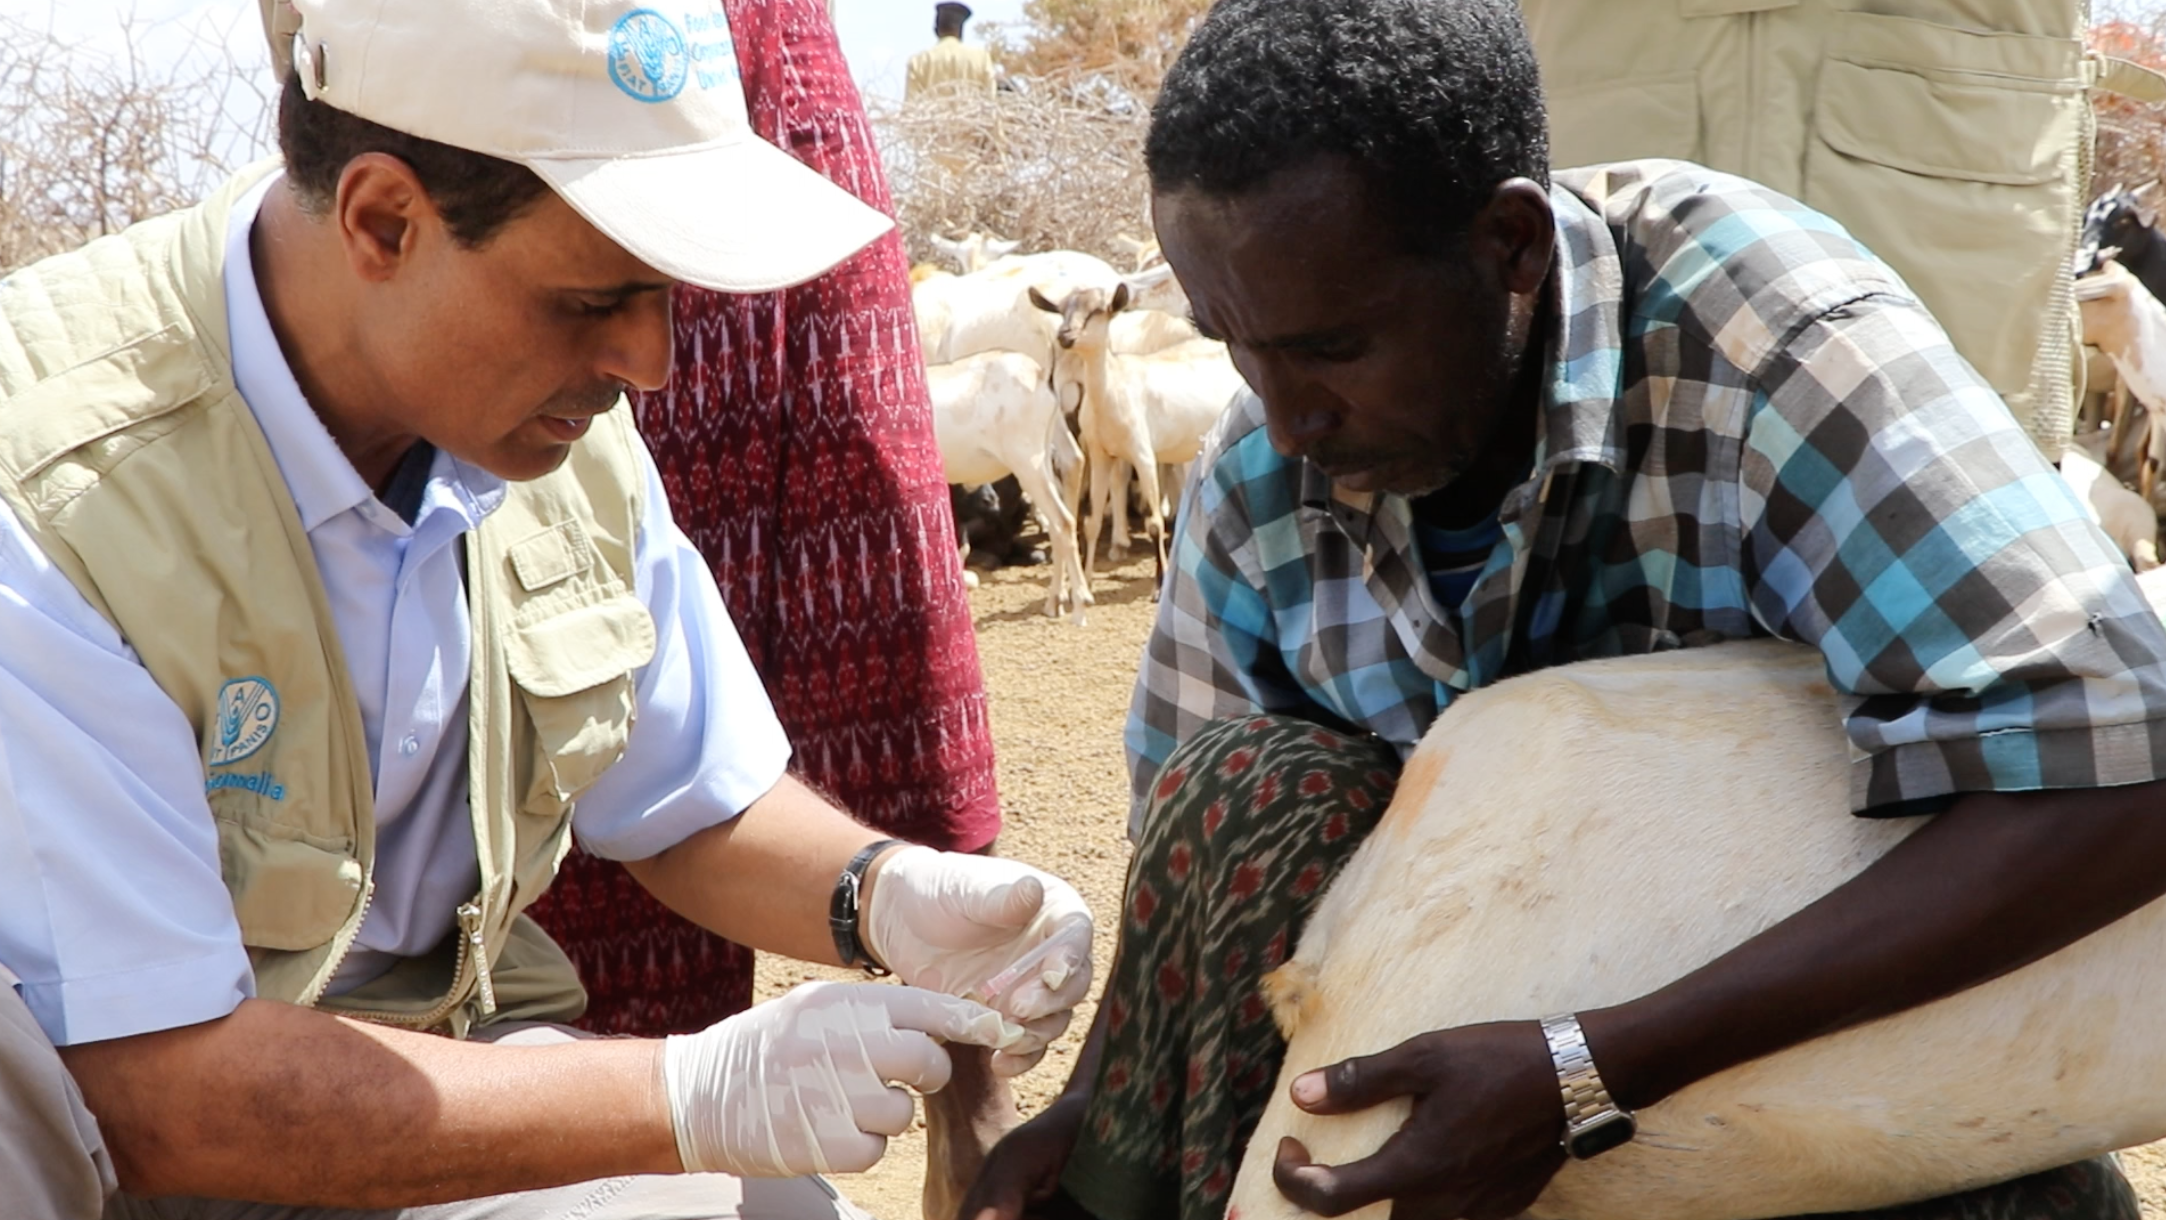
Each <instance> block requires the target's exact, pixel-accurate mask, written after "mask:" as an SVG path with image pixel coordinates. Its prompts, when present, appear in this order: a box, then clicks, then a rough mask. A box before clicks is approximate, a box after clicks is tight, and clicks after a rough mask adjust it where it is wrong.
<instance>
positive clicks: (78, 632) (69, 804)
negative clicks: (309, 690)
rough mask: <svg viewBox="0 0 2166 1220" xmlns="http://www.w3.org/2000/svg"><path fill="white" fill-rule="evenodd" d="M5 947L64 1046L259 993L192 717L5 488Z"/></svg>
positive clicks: (221, 1011)
mask: <svg viewBox="0 0 2166 1220" xmlns="http://www.w3.org/2000/svg"><path fill="white" fill-rule="evenodd" d="M0 962H5V963H6V964H7V966H8V968H9V969H10V970H12V971H13V972H14V973H15V974H16V975H18V976H20V978H21V993H22V996H23V1000H24V1002H25V1003H26V1004H27V1005H28V1006H29V1008H30V1011H31V1014H32V1015H33V1016H34V1017H35V1018H36V1019H37V1022H38V1024H39V1026H40V1027H41V1028H42V1029H44V1031H45V1034H46V1036H47V1037H49V1038H51V1039H52V1041H53V1043H54V1044H55V1045H57V1046H68V1045H74V1044H79V1043H85V1042H96V1041H101V1040H104V1039H109V1038H124V1037H128V1036H131V1035H134V1034H144V1033H151V1032H155V1031H157V1030H162V1029H172V1028H176V1027H179V1026H184V1025H194V1024H197V1023H200V1022H203V1021H210V1020H215V1019H217V1018H219V1017H222V1016H225V1015H226V1014H227V1013H230V1012H232V1011H233V1009H234V1008H235V1007H237V1006H238V1005H239V1004H240V1002H241V1001H242V1000H243V999H246V998H248V997H249V996H252V995H253V994H255V974H254V971H253V970H252V969H251V968H250V966H249V963H248V954H247V952H246V950H245V949H244V948H243V947H242V945H241V931H240V925H239V923H238V922H237V921H236V920H235V918H234V915H233V900H232V898H231V897H230V896H229V894H228V893H227V890H226V887H225V882H224V880H223V879H222V878H221V876H220V875H219V868H218V832H217V829H216V823H215V822H214V821H213V820H212V817H211V811H210V805H209V803H208V801H207V800H206V799H205V797H204V795H203V761H202V759H201V757H200V756H199V755H198V754H197V752H196V738H195V733H194V731H193V730H192V729H191V728H190V726H189V724H188V719H187V717H186V716H185V715H183V714H182V712H181V710H180V708H179V707H178V706H176V705H175V704H174V703H173V701H172V700H171V699H169V698H167V697H166V694H165V692H164V691H163V690H162V689H160V688H159V686H158V684H157V682H156V681H155V680H154V679H152V677H151V676H150V672H149V671H148V670H146V669H144V668H143V666H142V664H141V663H140V662H139V661H137V660H136V658H135V656H134V654H133V653H132V652H131V651H130V650H129V648H128V647H127V645H126V644H125V643H124V642H123V641H122V640H121V638H120V634H119V632H117V631H116V630H115V629H114V628H113V626H112V625H111V624H110V623H108V622H107V621H106V620H105V619H103V618H102V617H100V616H99V615H98V614H97V612H96V611H94V610H92V609H91V607H90V604H89V603H88V602H87V601H85V600H84V599H83V597H82V595H81V593H80V592H78V591H77V590H76V588H75V586H74V585H73V584H72V583H70V582H69V581H68V579H67V578H66V577H65V576H64V575H62V574H61V573H60V572H59V571H57V570H56V569H55V568H54V567H53V566H52V564H51V562H50V561H49V560H48V559H47V558H46V556H45V554H44V552H43V551H41V550H40V549H39V548H38V547H37V545H36V543H34V542H33V541H31V539H30V538H29V537H28V535H27V534H25V533H24V531H23V530H22V527H21V525H20V523H19V522H18V521H17V519H16V517H15V516H14V514H12V513H11V512H9V511H8V510H7V509H6V507H5V506H0Z"/></svg>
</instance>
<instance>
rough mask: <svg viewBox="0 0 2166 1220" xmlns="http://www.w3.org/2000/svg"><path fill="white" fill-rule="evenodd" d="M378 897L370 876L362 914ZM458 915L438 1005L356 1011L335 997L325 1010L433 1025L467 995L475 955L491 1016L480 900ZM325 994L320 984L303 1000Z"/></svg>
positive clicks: (380, 1021)
mask: <svg viewBox="0 0 2166 1220" xmlns="http://www.w3.org/2000/svg"><path fill="white" fill-rule="evenodd" d="M375 897H376V884H375V882H374V881H373V880H371V881H370V882H369V887H368V893H367V894H366V895H364V896H363V897H362V899H361V914H362V917H363V918H366V917H367V916H368V908H369V903H370V902H371V901H373V900H374V899H375ZM458 915H459V948H458V951H457V953H456V954H454V955H453V957H452V960H451V990H450V991H449V992H447V993H445V995H444V998H443V1000H442V1002H440V1003H439V1004H437V1006H436V1007H434V1008H432V1009H430V1010H429V1011H427V1012H425V1013H422V1014H421V1015H419V1016H405V1015H403V1014H400V1013H388V1012H374V1011H370V1010H366V1009H355V1010H353V1011H346V1010H343V1009H341V1008H339V1007H338V1004H337V1002H336V1001H335V1000H334V1001H333V1002H332V1003H331V1004H330V1005H328V1006H327V1007H326V1009H325V1011H327V1012H330V1013H332V1014H334V1015H337V1016H341V1017H350V1018H352V1019H354V1020H356V1021H366V1022H368V1023H369V1024H371V1025H388V1026H392V1027H394V1028H397V1029H429V1028H432V1027H434V1026H435V1025H436V1024H437V1023H438V1022H440V1021H442V1020H443V1019H444V1018H445V1017H448V1016H450V1015H451V1013H452V1011H453V1010H454V1009H456V1008H458V1006H459V1005H460V1004H461V1003H463V1002H464V996H465V992H466V963H467V961H468V959H472V961H473V962H474V965H475V968H476V969H475V981H476V982H478V983H479V984H480V985H481V1013H482V1015H483V1016H488V1015H490V1014H491V1013H494V1012H495V1011H496V983H495V980H493V979H492V978H490V976H489V954H488V951H487V949H486V948H485V947H484V946H483V944H482V936H481V907H480V905H479V904H478V903H473V902H469V903H465V904H463V905H462V906H460V907H459V911H458ZM360 926H361V925H360V924H359V923H358V922H356V923H355V924H354V927H355V928H356V929H359V927H360ZM355 935H356V936H358V935H359V932H358V931H357V932H356V933H355ZM352 948H353V938H348V940H347V943H346V944H345V945H344V946H343V947H341V948H340V950H339V952H338V955H337V958H336V959H335V960H334V961H333V962H332V965H331V971H330V972H329V973H326V974H325V975H324V978H325V980H326V982H327V983H328V980H329V979H330V977H331V974H335V973H337V970H338V964H339V962H342V961H344V960H345V957H346V954H347V953H348V952H349V951H351V950H352ZM322 998H323V989H322V988H321V987H319V988H317V989H316V994H315V995H313V996H310V997H308V998H306V999H304V1000H303V1001H302V1003H304V1004H306V1005H310V1006H314V1005H316V1003H317V1001H319V1000H321V999H322Z"/></svg>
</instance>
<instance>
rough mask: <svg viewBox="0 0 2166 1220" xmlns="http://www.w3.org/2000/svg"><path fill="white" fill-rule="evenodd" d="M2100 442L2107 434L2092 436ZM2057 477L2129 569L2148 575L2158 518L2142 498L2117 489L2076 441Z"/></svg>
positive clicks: (2153, 559)
mask: <svg viewBox="0 0 2166 1220" xmlns="http://www.w3.org/2000/svg"><path fill="white" fill-rule="evenodd" d="M2092 435H2095V436H2099V437H2101V438H2104V437H2108V436H2110V435H2111V434H2110V433H2093V434H2092ZM2061 477H2062V478H2063V479H2066V480H2067V481H2068V485H2069V486H2070V487H2072V488H2074V489H2075V492H2076V494H2077V495H2078V496H2080V497H2081V498H2082V499H2083V504H2084V507H2085V508H2086V509H2088V510H2090V514H2091V520H2093V521H2095V522H2097V523H2098V528H2099V529H2100V530H2101V531H2103V532H2104V533H2105V535H2106V537H2108V538H2111V539H2113V544H2114V545H2115V546H2116V547H2119V548H2120V549H2121V554H2122V555H2123V556H2125V557H2127V559H2128V563H2129V566H2130V567H2132V568H2134V569H2136V570H2137V571H2138V572H2148V571H2150V570H2151V569H2153V568H2155V567H2157V566H2159V565H2158V514H2157V513H2155V512H2153V511H2152V510H2151V505H2150V504H2149V503H2148V502H2146V501H2145V500H2144V498H2143V497H2142V496H2139V495H2137V494H2136V493H2135V492H2133V491H2130V490H2129V489H2128V488H2126V487H2123V486H2121V481H2120V480H2119V479H2116V478H2114V477H2113V474H2112V473H2111V472H2110V471H2108V470H2107V469H2106V468H2105V467H2104V466H2102V465H2100V464H2099V460H2098V458H2097V457H2095V456H2094V455H2093V454H2092V452H2091V447H2090V446H2088V445H2085V444H2083V443H2082V442H2081V441H2078V442H2077V443H2076V444H2072V445H2070V446H2069V447H2068V449H2067V451H2066V452H2065V453H2063V454H2062V455H2061Z"/></svg>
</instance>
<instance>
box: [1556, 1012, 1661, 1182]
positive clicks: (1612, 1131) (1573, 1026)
mask: <svg viewBox="0 0 2166 1220" xmlns="http://www.w3.org/2000/svg"><path fill="white" fill-rule="evenodd" d="M1542 1036H1543V1037H1544V1038H1547V1039H1548V1040H1549V1058H1550V1060H1551V1061H1552V1062H1554V1063H1555V1064H1556V1065H1557V1089H1558V1091H1559V1092H1561V1093H1563V1094H1564V1140H1563V1144H1564V1150H1565V1151H1566V1152H1568V1153H1570V1154H1571V1155H1572V1158H1573V1159H1574V1160H1580V1161H1584V1160H1586V1159H1587V1158H1589V1157H1595V1156H1600V1155H1602V1154H1603V1153H1605V1152H1608V1151H1609V1150H1610V1149H1612V1148H1615V1147H1617V1146H1618V1145H1619V1144H1622V1143H1625V1142H1626V1141H1628V1140H1630V1139H1631V1138H1632V1136H1633V1135H1634V1134H1635V1133H1637V1132H1638V1130H1639V1128H1638V1126H1637V1125H1636V1124H1635V1123H1634V1122H1633V1121H1632V1112H1631V1111H1629V1110H1625V1109H1622V1108H1620V1107H1619V1106H1618V1105H1617V1103H1616V1102H1614V1101H1611V1100H1610V1096H1609V1089H1608V1088H1607V1087H1606V1086H1604V1085H1603V1083H1602V1074H1601V1073H1600V1072H1597V1071H1595V1070H1594V1055H1593V1053H1592V1052H1590V1051H1588V1049H1587V1036H1586V1035H1585V1034H1583V1033H1581V1032H1580V1029H1579V1018H1578V1017H1576V1016H1574V1015H1572V1014H1571V1013H1563V1014H1561V1015H1558V1016H1554V1017H1544V1018H1542Z"/></svg>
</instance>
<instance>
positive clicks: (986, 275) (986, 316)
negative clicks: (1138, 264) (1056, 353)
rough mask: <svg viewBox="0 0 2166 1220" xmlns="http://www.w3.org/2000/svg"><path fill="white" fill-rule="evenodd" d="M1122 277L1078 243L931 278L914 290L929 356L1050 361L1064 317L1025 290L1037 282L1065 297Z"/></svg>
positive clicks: (937, 359)
mask: <svg viewBox="0 0 2166 1220" xmlns="http://www.w3.org/2000/svg"><path fill="white" fill-rule="evenodd" d="M1119 280H1120V277H1119V276H1117V275H1115V274H1114V271H1113V268H1111V267H1109V266H1107V265H1106V263H1105V262H1104V260H1102V259H1097V258H1093V257H1091V256H1090V255H1088V254H1078V253H1076V252H1074V251H1072V250H1056V251H1053V252H1051V253H1048V254H1032V255H1010V256H1008V257H1007V258H1004V259H1001V260H1000V261H999V262H997V263H994V264H993V265H992V266H990V267H987V268H985V269H984V270H982V271H978V272H974V273H972V274H970V275H957V276H942V277H939V278H935V279H929V280H926V281H924V282H922V283H919V284H917V285H915V286H913V287H912V289H911V292H910V303H911V307H912V308H913V309H914V310H915V311H916V314H917V323H918V341H919V343H920V345H921V346H922V347H923V348H924V350H925V362H926V363H927V364H948V363H952V362H954V361H957V360H960V359H962V358H963V357H965V356H974V355H976V354H978V353H979V352H991V351H1010V352H1021V353H1023V354H1024V355H1026V356H1029V357H1030V358H1031V359H1033V360H1036V361H1037V362H1038V363H1039V364H1041V365H1046V364H1051V363H1052V359H1053V335H1054V332H1055V331H1056V330H1057V329H1059V324H1058V323H1057V322H1056V321H1054V320H1052V319H1050V318H1047V317H1046V316H1045V315H1043V314H1041V313H1039V312H1038V311H1037V310H1036V309H1033V308H1032V307H1031V303H1030V300H1029V298H1028V296H1027V295H1025V294H1026V293H1028V292H1029V291H1030V290H1032V289H1037V290H1039V291H1041V292H1045V293H1047V294H1050V295H1052V296H1053V297H1055V298H1056V299H1064V298H1065V297H1066V296H1067V295H1068V293H1070V292H1072V291H1074V290H1075V289H1076V288H1078V287H1081V286H1083V285H1086V284H1088V285H1098V286H1104V287H1109V288H1110V287H1111V286H1112V285H1114V284H1116V283H1118V282H1119Z"/></svg>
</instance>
